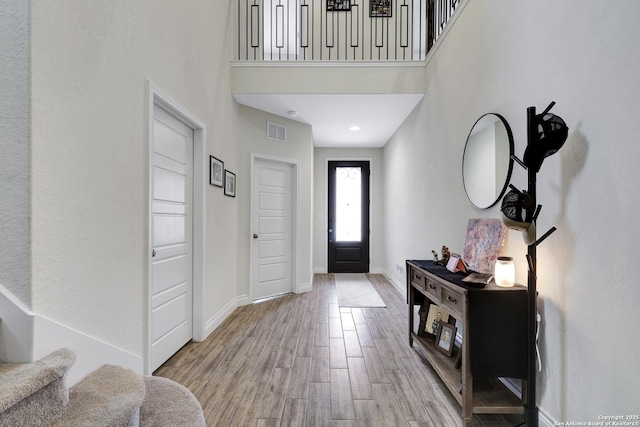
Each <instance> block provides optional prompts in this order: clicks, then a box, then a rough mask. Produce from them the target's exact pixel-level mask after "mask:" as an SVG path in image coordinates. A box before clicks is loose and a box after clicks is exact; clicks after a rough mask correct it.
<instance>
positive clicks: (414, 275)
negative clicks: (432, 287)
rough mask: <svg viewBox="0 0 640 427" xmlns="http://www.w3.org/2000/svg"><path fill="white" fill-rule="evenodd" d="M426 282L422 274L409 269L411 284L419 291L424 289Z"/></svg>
mask: <svg viewBox="0 0 640 427" xmlns="http://www.w3.org/2000/svg"><path fill="white" fill-rule="evenodd" d="M426 280H427V278H426V277H425V275H424V273H421V272H420V271H418V270H416V269H413V268H412V269H411V283H413V284H414V285H416V286H418V287H419V288H420V289H424V284H425V281H426Z"/></svg>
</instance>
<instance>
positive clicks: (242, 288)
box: [225, 105, 314, 296]
mask: <svg viewBox="0 0 640 427" xmlns="http://www.w3.org/2000/svg"><path fill="white" fill-rule="evenodd" d="M236 108H237V110H238V111H237V123H238V126H237V139H236V144H237V150H238V157H237V162H236V163H235V165H234V167H235V168H236V170H237V172H238V181H237V195H236V199H235V203H237V209H238V234H237V236H236V239H237V245H238V249H237V257H238V260H240V261H239V263H238V266H237V268H238V272H237V277H238V278H237V282H238V291H237V292H238V295H247V296H248V295H249V286H250V262H251V258H250V254H251V244H252V243H253V238H252V235H253V233H254V231H253V230H252V228H251V155H252V154H255V155H259V156H266V157H270V158H274V159H284V160H287V161H291V162H295V163H297V165H298V174H299V175H298V189H299V193H298V216H297V230H296V238H297V241H296V245H297V251H296V255H295V256H296V260H295V262H296V277H295V283H294V291H296V292H301V291H308V290H310V289H311V281H312V275H313V272H312V269H311V250H312V232H311V230H312V227H311V212H312V203H313V197H312V193H313V191H312V186H313V182H312V180H313V168H314V166H313V139H312V135H311V126H309V125H306V124H303V123H300V122H297V121H294V120H289V119H285V118H283V117H279V116H274V115H272V114H269V113H265V112H263V111H260V110H256V109H254V108H249V107H245V106H241V105H237V106H236ZM267 121H270V122H272V123H277V124H280V125H284V126H286V127H287V141H286V142H280V141H274V140H270V139H267V134H266V131H267ZM225 167H226V164H225Z"/></svg>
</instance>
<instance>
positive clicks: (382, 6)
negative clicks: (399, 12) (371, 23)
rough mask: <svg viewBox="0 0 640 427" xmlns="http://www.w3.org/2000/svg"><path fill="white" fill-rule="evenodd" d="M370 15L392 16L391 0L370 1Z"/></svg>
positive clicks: (377, 16) (374, 16) (372, 16)
mask: <svg viewBox="0 0 640 427" xmlns="http://www.w3.org/2000/svg"><path fill="white" fill-rule="evenodd" d="M369 17H371V18H391V0H371V2H370V3H369Z"/></svg>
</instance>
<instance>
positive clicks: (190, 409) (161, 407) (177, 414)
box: [140, 377, 206, 427]
mask: <svg viewBox="0 0 640 427" xmlns="http://www.w3.org/2000/svg"><path fill="white" fill-rule="evenodd" d="M144 383H145V387H146V390H147V394H146V396H145V398H144V402H143V403H142V407H141V408H140V426H141V427H152V426H162V427H183V426H189V427H205V426H206V422H205V420H204V414H203V413H202V406H201V405H200V402H198V400H197V399H196V397H195V396H194V395H193V393H191V392H190V391H189V390H188V389H187V388H186V387H184V386H183V385H181V384H178V383H177V382H175V381H172V380H169V379H167V378H162V377H144Z"/></svg>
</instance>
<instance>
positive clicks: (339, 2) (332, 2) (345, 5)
mask: <svg viewBox="0 0 640 427" xmlns="http://www.w3.org/2000/svg"><path fill="white" fill-rule="evenodd" d="M350 10H351V0H327V12H343V11H350Z"/></svg>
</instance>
